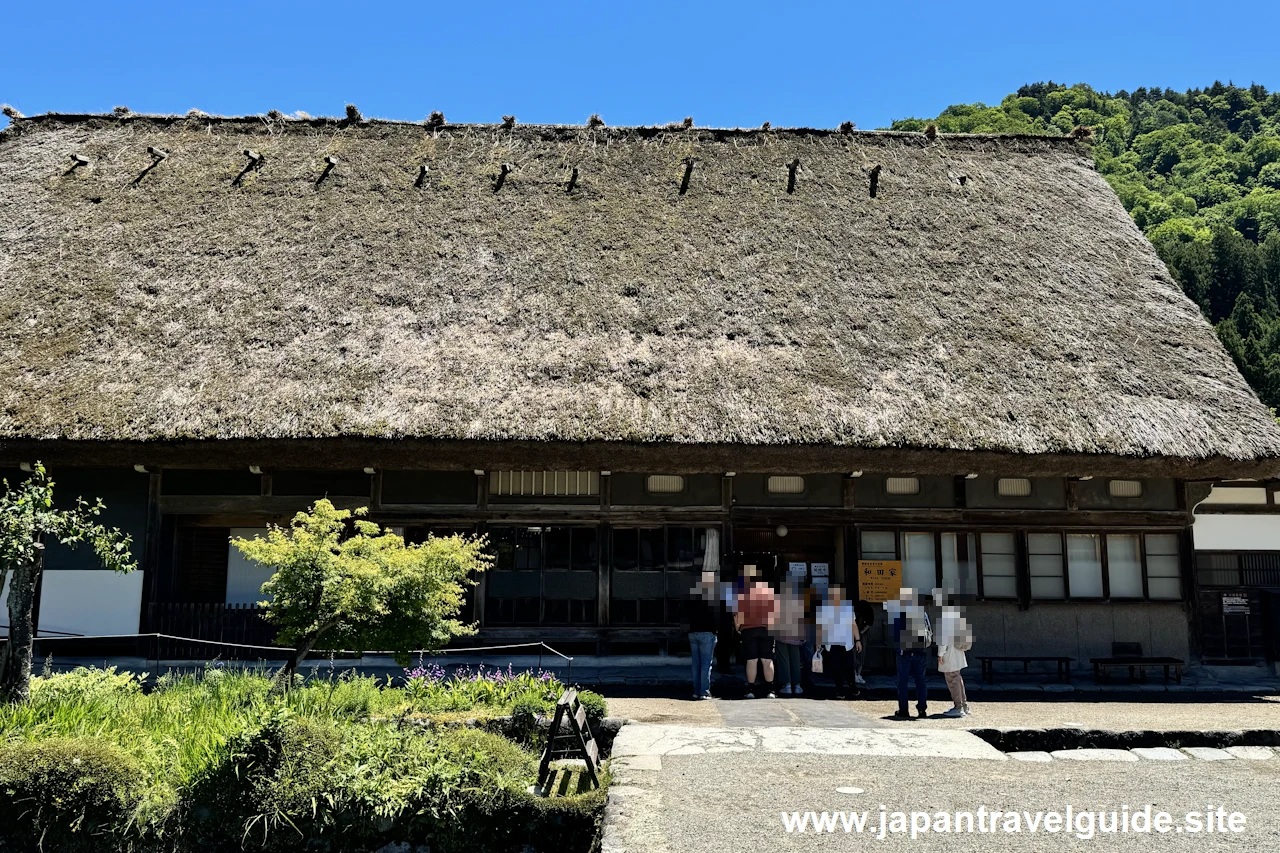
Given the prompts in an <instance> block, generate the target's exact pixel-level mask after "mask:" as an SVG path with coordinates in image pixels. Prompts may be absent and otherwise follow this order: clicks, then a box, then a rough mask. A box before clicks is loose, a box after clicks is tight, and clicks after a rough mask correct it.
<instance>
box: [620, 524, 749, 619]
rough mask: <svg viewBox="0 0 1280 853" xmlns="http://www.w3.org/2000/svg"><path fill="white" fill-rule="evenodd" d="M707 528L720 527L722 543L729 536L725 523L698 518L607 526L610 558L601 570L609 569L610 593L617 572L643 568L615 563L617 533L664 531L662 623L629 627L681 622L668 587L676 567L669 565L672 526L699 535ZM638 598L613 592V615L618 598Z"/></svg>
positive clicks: (704, 557)
mask: <svg viewBox="0 0 1280 853" xmlns="http://www.w3.org/2000/svg"><path fill="white" fill-rule="evenodd" d="M707 527H715V528H718V529H719V530H720V540H721V542H724V540H725V537H726V535H727V534H726V532H725V530H724V529H723V528H724V525H723V524H722V523H721V522H707V523H699V522H697V521H692V520H691V521H689V522H681V523H671V522H659V523H648V524H646V523H644V522H639V523H634V524H616V523H615V524H610V525H609V526H608V545H607V548H608V555H609V556H608V561H607V562H606V563H604V566H603V569H602V571H607V572H608V573H609V589H610V591H611V593H612V590H613V589H614V584H613V579H614V576H615V575H616V574H617V573H618V572H623V573H624V574H625V573H627V572H631V571H641V570H640V569H638V568H637V569H619V568H617V566H616V560H615V555H616V550H617V549H616V545H615V539H616V537H617V535H618V532H619V531H628V530H635V531H639V530H661V531H662V621H661V622H638V623H627V625H628V626H630V625H635V626H636V627H652V628H659V627H664V626H665V627H670V626H671V625H674V624H676V623H677V622H678V620H675V619H674V618H673V616H672V607H671V597H670V592H669V591H670V586H669V584H670V581H669V580H668V575H669V574H671V573H672V572H673V570H672V569H671V568H670V554H671V529H672V528H677V529H681V530H692V531H694V536H695V537H696V536H697V531H698V530H701V529H704V528H707ZM695 543H696V539H695ZM638 544H639V540H638V539H637V546H638ZM601 550H602V552H603V550H604V548H602V549H601ZM694 550H695V553H696V550H697V548H696V544H695V548H694ZM721 551H722V552H723V551H724V548H723V546H722V547H721ZM721 556H723V553H722V554H721ZM703 565H704V566H705V565H706V551H705V549H704V551H703ZM722 568H723V562H722ZM674 571H675V572H676V573H679V570H674ZM691 571H700V569H699V568H698V567H697V565H696V564H695V566H694V568H693V569H692V570H691ZM635 600H640V599H628V598H621V599H620V598H616V597H614V596H613V595H612V594H611V595H610V598H609V603H610V615H611V616H612V613H613V609H612V605H613V603H614V602H615V601H635ZM610 624H611V625H612V624H613V620H612V619H611V620H610Z"/></svg>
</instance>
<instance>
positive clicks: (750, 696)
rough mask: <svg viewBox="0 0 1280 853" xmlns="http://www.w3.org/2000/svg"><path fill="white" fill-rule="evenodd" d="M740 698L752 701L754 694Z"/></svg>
mask: <svg viewBox="0 0 1280 853" xmlns="http://www.w3.org/2000/svg"><path fill="white" fill-rule="evenodd" d="M742 698H743V699H754V698H756V694H754V693H748V694H747V695H746V696H743V697H742Z"/></svg>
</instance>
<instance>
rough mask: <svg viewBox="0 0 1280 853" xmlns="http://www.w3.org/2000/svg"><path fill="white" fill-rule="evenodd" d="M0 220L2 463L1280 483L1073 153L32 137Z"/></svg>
mask: <svg viewBox="0 0 1280 853" xmlns="http://www.w3.org/2000/svg"><path fill="white" fill-rule="evenodd" d="M250 143H251V144H250ZM148 147H154V148H156V149H160V150H163V151H165V152H167V154H168V156H167V157H166V158H165V159H163V161H159V162H157V161H156V158H155V157H153V156H152V155H149V154H147V149H148ZM250 147H251V148H252V149H253V150H254V151H255V152H258V153H261V155H262V156H263V158H264V159H263V161H262V165H261V166H260V167H259V168H256V169H254V170H251V171H246V170H245V165H246V159H245V156H244V155H243V151H244V149H246V148H250ZM73 154H80V155H83V156H85V157H87V158H88V159H89V160H90V164H89V165H88V166H85V167H83V168H75V169H70V168H68V167H69V160H68V158H69V157H70V156H71V155H73ZM326 158H332V160H333V162H331V163H328V164H326V163H325V160H326ZM797 159H798V160H799V161H800V166H799V169H798V172H797V175H796V183H795V186H794V187H793V189H794V192H788V164H790V163H792V162H793V161H794V160H797ZM687 163H694V164H695V168H694V169H693V170H692V172H688V171H687V167H686V165H685V164H687ZM423 165H427V166H428V169H427V171H426V172H422V171H421V170H420V167H421V166H423ZM875 167H880V171H876V174H877V176H878V177H877V183H878V187H879V192H878V194H877V197H876V198H870V197H869V195H868V185H869V173H870V172H871V171H874V170H875ZM571 169H573V170H575V171H576V172H577V173H578V176H577V177H576V179H574V182H573V183H570V182H569V172H570V170H571ZM685 175H689V176H690V180H691V184H690V186H689V187H688V192H687V194H681V192H680V184H681V179H682V176H685ZM238 176H239V180H237V178H238ZM0 222H3V223H6V224H5V225H3V226H0V316H3V317H4V318H5V321H6V322H5V325H4V327H3V328H4V332H3V333H0V441H4V440H6V439H7V440H27V439H30V440H36V439H39V440H57V439H72V440H83V441H126V442H127V441H181V440H204V439H215V438H221V439H289V438H330V437H335V436H362V437H375V438H384V439H401V438H414V439H430V440H440V441H523V442H538V441H544V442H631V443H641V444H654V443H657V444H678V445H685V446H703V445H706V446H761V447H765V446H775V447H776V446H792V447H816V448H821V447H831V448H846V449H847V448H873V449H874V448H884V449H913V448H914V449H919V450H929V451H932V450H955V451H967V452H983V453H1008V454H1022V455H1026V454H1068V455H1070V454H1080V455H1099V456H1103V455H1106V456H1114V457H1124V458H1134V459H1146V458H1160V457H1166V458H1176V459H1182V460H1227V461H1232V460H1234V461H1238V462H1257V461H1259V460H1261V461H1264V462H1267V460H1270V462H1267V464H1271V463H1273V462H1275V460H1277V459H1280V430H1277V428H1276V426H1275V423H1274V421H1273V420H1272V419H1271V418H1270V416H1269V415H1268V413H1267V411H1266V410H1265V409H1264V408H1263V407H1262V406H1261V404H1260V403H1259V402H1258V400H1257V398H1256V396H1255V395H1254V394H1253V393H1252V391H1251V390H1250V389H1249V388H1248V386H1247V385H1246V384H1245V382H1244V380H1243V379H1242V378H1241V377H1240V375H1239V373H1238V372H1237V371H1236V370H1235V368H1234V366H1233V365H1232V364H1231V361H1230V359H1229V358H1228V356H1227V354H1226V353H1225V351H1224V350H1223V348H1222V346H1221V345H1220V343H1219V342H1218V341H1217V339H1216V337H1215V336H1214V334H1213V332H1212V330H1211V329H1210V328H1209V326H1208V325H1207V324H1206V323H1205V321H1204V320H1203V318H1202V317H1201V316H1200V314H1199V311H1198V310H1197V309H1196V307H1195V306H1194V305H1193V304H1192V303H1191V302H1189V301H1188V300H1187V299H1186V298H1185V297H1184V296H1183V295H1182V293H1181V291H1180V290H1179V289H1178V287H1177V286H1176V284H1175V283H1174V282H1173V281H1172V280H1171V279H1170V278H1169V275H1168V273H1167V271H1166V270H1165V268H1164V265H1163V264H1162V263H1161V262H1160V261H1159V259H1158V258H1157V257H1156V255H1155V253H1154V251H1153V250H1152V248H1151V246H1150V244H1148V243H1147V242H1146V240H1145V238H1143V237H1142V235H1141V233H1140V232H1139V231H1138V229H1137V228H1136V226H1134V225H1133V223H1132V221H1131V220H1130V219H1129V218H1128V216H1127V214H1125V212H1124V210H1123V208H1122V207H1121V206H1120V203H1119V201H1118V199H1116V198H1115V196H1114V194H1113V193H1112V192H1111V190H1110V188H1109V187H1108V186H1107V185H1106V183H1105V182H1104V181H1103V179H1102V178H1101V176H1099V175H1098V174H1097V173H1096V171H1095V170H1094V168H1093V165H1092V162H1091V160H1090V159H1089V158H1088V156H1087V151H1086V149H1085V148H1084V147H1082V146H1081V145H1080V144H1079V143H1077V142H1074V141H1072V140H1070V139H1066V138H1052V137H1009V136H1000V137H993V136H981V135H973V136H969V135H965V136H950V135H939V136H938V137H937V138H936V139H935V140H932V141H929V140H927V139H926V138H925V136H924V134H917V133H895V132H881V131H858V130H854V131H841V130H820V129H818V130H815V129H792V130H786V129H780V128H771V129H769V130H762V129H760V128H750V129H745V128H743V129H737V128H735V129H709V128H702V127H693V128H683V127H681V128H678V129H669V128H667V127H665V126H661V127H652V128H616V127H597V128H586V127H582V126H576V127H566V126H559V125H532V124H525V123H523V122H522V123H519V124H517V125H515V126H514V127H509V128H507V127H503V126H502V125H501V124H487V125H457V124H446V125H444V126H442V127H438V128H427V127H424V126H423V125H422V124H421V123H409V122H390V121H385V120H378V119H362V120H360V121H351V120H348V119H343V118H317V119H293V118H268V117H266V116H251V117H236V118H221V117H211V116H205V115H191V116H162V117H155V116H146V115H139V114H132V113H131V114H128V115H124V116H119V117H116V116H102V115H92V116H63V115H44V116H34V117H31V118H22V119H16V120H14V122H13V124H12V125H11V126H10V127H9V128H8V129H6V130H5V131H4V132H3V133H2V134H0ZM1224 465H1225V463H1224ZM1276 467H1280V465H1277V466H1276ZM1223 470H1226V469H1225V467H1224V469H1223Z"/></svg>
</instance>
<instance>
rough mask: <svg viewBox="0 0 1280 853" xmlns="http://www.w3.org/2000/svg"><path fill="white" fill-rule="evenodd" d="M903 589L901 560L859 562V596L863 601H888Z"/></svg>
mask: <svg viewBox="0 0 1280 853" xmlns="http://www.w3.org/2000/svg"><path fill="white" fill-rule="evenodd" d="M900 589H902V561H901V560H859V561H858V595H859V597H861V598H862V600H863V601H872V602H875V601H888V600H889V599H891V598H897V597H898V591H899V590H900Z"/></svg>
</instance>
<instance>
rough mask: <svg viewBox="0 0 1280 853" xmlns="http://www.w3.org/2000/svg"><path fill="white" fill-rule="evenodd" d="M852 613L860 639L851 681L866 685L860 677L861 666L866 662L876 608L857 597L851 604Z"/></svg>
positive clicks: (861, 685) (864, 680)
mask: <svg viewBox="0 0 1280 853" xmlns="http://www.w3.org/2000/svg"><path fill="white" fill-rule="evenodd" d="M853 615H854V622H855V623H856V624H857V626H858V636H859V637H860V638H861V639H862V644H861V645H860V646H858V651H857V654H855V655H854V656H853V683H854V684H856V685H858V686H859V687H866V685H867V680H866V679H865V678H863V677H862V667H863V665H864V664H865V663H866V662H867V642H868V640H870V638H871V633H870V631H871V626H872V625H874V624H875V623H876V609H875V607H873V606H872V604H871V602H869V601H863V600H862V599H858V601H857V603H856V604H854V605H853Z"/></svg>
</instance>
